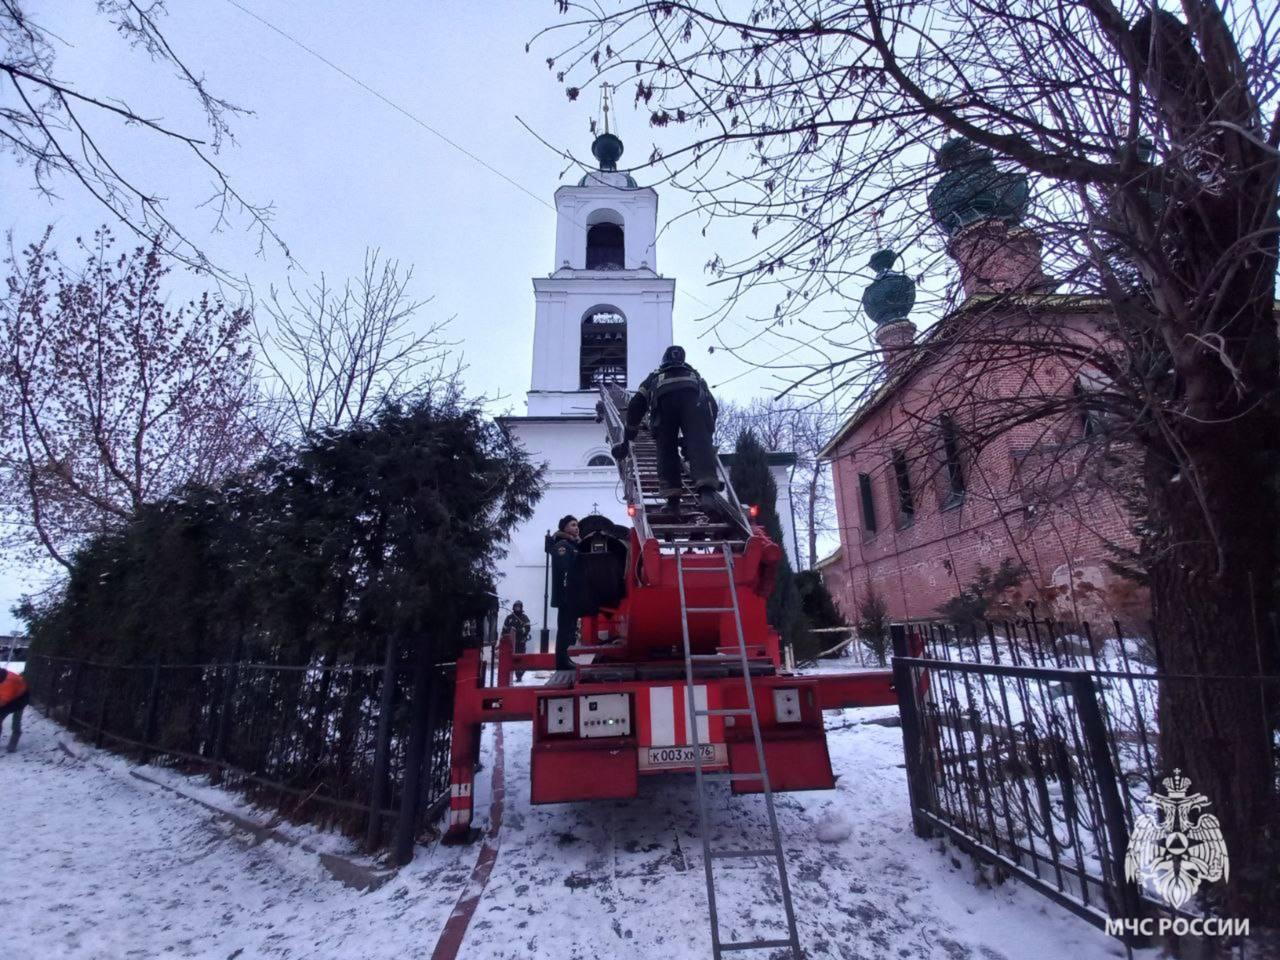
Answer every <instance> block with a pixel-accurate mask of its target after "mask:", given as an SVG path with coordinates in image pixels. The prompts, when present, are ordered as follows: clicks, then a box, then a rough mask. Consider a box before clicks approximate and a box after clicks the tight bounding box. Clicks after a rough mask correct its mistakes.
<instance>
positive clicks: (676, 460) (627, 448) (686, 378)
mask: <svg viewBox="0 0 1280 960" xmlns="http://www.w3.org/2000/svg"><path fill="white" fill-rule="evenodd" d="M646 413H647V414H648V415H649V427H650V430H651V431H652V432H653V442H654V446H655V447H656V448H657V456H658V464H657V466H658V478H659V480H660V481H661V483H662V488H661V490H660V494H661V496H663V497H665V498H666V501H667V504H668V505H669V506H670V507H671V508H672V509H679V506H680V492H681V456H680V452H681V447H683V448H684V454H685V456H686V457H688V460H689V472H690V473H691V474H692V479H693V486H694V488H695V489H696V490H697V491H698V499H699V501H700V502H701V503H702V504H703V506H704V507H706V506H710V505H712V504H713V503H714V501H715V493H716V491H717V490H719V489H720V479H719V476H718V475H717V472H716V449H715V444H714V443H713V442H712V434H713V433H714V432H715V426H716V416H717V415H718V413H719V408H718V407H717V405H716V399H715V397H713V396H712V395H711V390H710V388H708V387H707V383H706V381H705V380H703V379H702V375H701V374H699V373H698V371H697V370H695V369H694V368H693V367H691V366H690V365H689V364H688V363H686V362H685V353H684V347H676V346H671V347H667V350H666V352H665V353H664V354H663V355H662V363H661V365H660V366H659V367H658V369H657V370H654V371H653V372H652V373H651V374H649V376H647V377H645V379H644V382H643V383H641V384H640V389H638V390H637V391H636V392H635V394H634V395H633V396H632V398H631V400H630V402H629V403H628V404H627V424H626V431H625V432H624V434H623V441H622V443H620V444H618V445H617V446H615V447H614V448H613V455H614V457H615V459H622V458H623V457H626V456H628V455H629V454H630V452H631V441H632V440H634V439H635V438H636V434H637V433H638V432H639V430H640V423H641V422H642V421H643V420H644V417H645V414H646Z"/></svg>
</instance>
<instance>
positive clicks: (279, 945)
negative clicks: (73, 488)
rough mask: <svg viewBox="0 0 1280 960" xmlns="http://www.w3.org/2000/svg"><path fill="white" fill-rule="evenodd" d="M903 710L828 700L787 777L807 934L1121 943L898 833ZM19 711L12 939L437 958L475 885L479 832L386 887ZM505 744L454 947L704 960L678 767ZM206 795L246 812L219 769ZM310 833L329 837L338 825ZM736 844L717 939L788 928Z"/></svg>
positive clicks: (488, 739) (17, 951) (961, 944)
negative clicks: (791, 781)
mask: <svg viewBox="0 0 1280 960" xmlns="http://www.w3.org/2000/svg"><path fill="white" fill-rule="evenodd" d="M893 713H894V711H893V710H892V709H891V708H890V709H885V708H878V709H870V710H848V711H845V712H844V713H843V714H833V715H829V726H830V728H831V730H832V734H831V738H830V742H831V751H832V759H833V762H834V764H835V766H836V769H837V771H838V772H839V773H840V774H841V775H842V776H841V779H840V782H839V784H838V787H837V789H836V790H835V791H834V792H822V793H811V794H790V795H782V796H780V797H779V798H778V799H779V817H780V821H781V825H782V828H783V831H784V834H785V846H786V852H787V862H788V866H789V868H790V876H791V883H792V891H793V896H794V900H795V904H796V909H797V915H798V917H799V924H800V938H801V943H802V944H803V946H804V948H805V951H806V955H807V956H808V957H810V958H815V960H816V958H841V960H852V958H867V960H879V958H903V960H905V958H923V960H970V958H972V960H1001V958H1008V960H1023V958H1029V957H1032V956H1034V957H1037V958H1043V960H1059V958H1061V960H1089V958H1094V957H1112V956H1123V950H1122V948H1121V947H1120V946H1119V944H1118V943H1116V942H1115V941H1112V940H1110V939H1108V938H1106V937H1104V936H1103V935H1102V934H1101V933H1100V932H1099V931H1097V930H1095V929H1094V928H1093V927H1091V926H1089V925H1088V924H1086V923H1084V922H1083V921H1081V920H1078V919H1076V918H1074V917H1072V916H1071V915H1069V914H1067V913H1066V912H1064V911H1062V910H1061V909H1060V908H1058V907H1056V906H1054V905H1052V904H1051V903H1050V902H1049V901H1047V900H1045V899H1044V898H1041V897H1039V896H1037V895H1035V894H1034V893H1032V892H1031V891H1029V890H1027V889H1025V888H1023V887H1021V886H1019V885H1018V884H1016V883H1013V882H1010V883H1006V884H1004V885H1003V886H1000V887H995V888H992V887H990V886H988V885H987V884H986V883H985V881H983V880H982V879H981V878H980V877H979V876H978V874H977V872H976V871H975V869H974V867H973V866H972V865H971V863H970V861H969V860H968V859H967V858H965V857H962V856H959V855H957V854H955V853H954V852H952V851H950V850H944V849H942V848H941V847H940V845H939V843H938V842H937V841H924V840H920V839H917V838H916V837H915V836H914V835H913V834H912V833H911V830H910V826H909V823H908V818H907V816H906V813H905V810H906V786H905V782H904V776H903V771H902V769H901V766H900V764H901V734H900V731H899V730H898V729H896V728H892V727H885V726H881V725H877V724H874V723H868V722H867V721H868V720H870V719H872V718H875V717H882V716H888V715H891V714H893ZM27 718H28V723H27V724H26V728H27V731H26V734H25V736H24V740H23V743H22V748H21V749H20V751H19V752H18V753H17V754H14V755H6V754H2V753H0V798H2V799H0V810H3V814H4V817H5V832H6V834H7V835H8V837H9V838H10V840H9V841H8V842H6V843H4V844H0V873H2V874H3V876H4V881H5V882H4V883H3V885H0V917H2V918H3V923H4V928H5V939H6V943H5V952H6V954H7V955H12V956H41V957H58V958H68V960H81V958H84V960H89V958H92V960H100V958H116V957H139V958H142V957H154V956H161V955H164V956H173V957H200V958H211V960H212V958H218V960H237V958H239V960H251V958H257V957H265V958H285V957H297V958H302V957H306V958H315V960H327V958H335V960H336V958H343V960H365V958H368V960H381V958H387V960H390V958H401V957H404V956H406V955H408V956H429V955H430V952H431V950H432V949H433V948H434V946H435V944H436V940H437V938H438V936H439V933H440V931H441V929H442V927H443V925H444V923H445V921H446V919H447V918H448V917H449V915H450V913H451V912H452V910H453V907H454V905H455V902H456V901H457V900H458V897H459V894H460V893H462V892H463V891H464V889H466V888H467V883H468V878H469V876H470V873H471V870H472V867H473V865H474V863H475V860H476V856H477V848H476V847H467V848H446V847H440V846H435V847H432V848H429V849H426V848H424V849H421V850H420V852H419V855H418V857H417V859H416V860H415V861H414V863H413V864H412V865H410V866H409V867H407V868H406V869H404V870H402V871H401V872H400V874H399V875H398V876H396V877H395V878H394V879H393V880H392V881H391V882H389V883H388V884H386V885H385V886H383V887H381V888H380V889H378V890H375V891H372V892H367V893H360V892H357V891H355V890H351V889H348V888H346V887H344V886H342V885H341V884H339V883H338V882H336V881H334V880H332V879H330V878H329V876H328V874H327V873H326V872H325V871H324V870H322V869H321V868H320V867H319V865H318V863H317V861H316V859H315V857H314V856H313V855H312V854H309V853H306V852H304V851H302V850H300V849H299V848H297V847H288V846H284V845H282V844H278V843H274V842H266V843H261V844H257V845H254V843H253V842H252V840H251V839H250V838H248V837H247V836H245V835H242V834H240V833H239V832H237V831H235V830H234V829H232V828H230V827H228V826H226V825H225V824H224V823H223V822H222V821H220V820H219V819H217V818H215V817H213V816H211V815H210V814H209V813H208V812H207V811H206V810H204V809H202V808H200V807H198V806H196V805H195V804H193V803H191V802H189V801H186V800H183V799H181V798H178V797H175V796H174V795H173V794H171V793H168V792H166V791H162V790H160V789H159V788H157V787H154V786H151V785H148V784H146V783H144V782H142V781H139V780H137V779H135V778H133V777H130V776H129V774H128V770H129V766H128V764H126V763H125V762H124V761H122V760H119V759H117V758H114V757H111V756H110V755H107V754H101V753H98V752H96V751H93V750H91V749H90V748H87V747H83V746H77V747H76V749H77V751H78V752H79V753H81V754H82V755H83V756H85V757H86V758H87V759H84V760H76V759H72V758H71V757H69V756H68V755H67V754H66V753H64V751H63V750H62V749H60V748H59V746H58V739H59V738H62V739H64V740H65V739H66V738H67V735H66V733H65V732H64V731H62V730H61V728H59V727H57V726H55V725H54V724H52V723H51V722H49V721H47V720H45V719H44V718H43V717H40V716H39V715H36V714H34V712H32V711H29V712H28V715H27ZM493 743H494V741H493V735H492V731H491V730H489V731H486V736H485V745H484V751H485V756H484V764H485V769H484V772H483V773H482V774H481V776H480V778H479V780H478V782H477V785H476V787H477V796H476V808H477V813H478V814H479V819H478V822H477V825H478V826H481V827H484V826H486V825H487V824H486V820H487V816H488V813H489V810H490V799H491V797H490V793H491V790H490V779H489V778H490V775H491V773H492V770H493ZM504 746H505V750H504V753H505V764H504V773H505V780H506V784H507V790H506V801H505V816H504V820H503V824H502V828H501V830H500V831H499V834H498V838H497V842H498V844H499V847H498V857H497V862H496V865H495V866H494V869H493V873H492V875H491V877H490V878H489V882H488V886H487V888H486V890H485V893H484V896H483V897H482V899H481V901H480V904H479V906H478V908H477V910H476V912H475V916H474V918H473V920H472V922H471V925H470V928H469V930H468V931H467V934H466V939H465V941H464V942H463V946H462V949H461V951H460V954H459V956H461V957H463V958H467V960H472V958H475V960H482V958H483V960H489V958H493V960H498V958H513V960H514V958H534V957H547V958H554V960H572V958H582V960H588V958H590V960H594V958H603V957H610V958H649V957H655V958H663V960H681V958H699V960H701V958H705V957H709V956H710V939H709V935H708V932H707V918H706V903H705V892H704V886H703V870H702V863H701V856H700V846H699V842H698V824H697V812H696V807H695V805H694V803H693V801H692V783H691V780H689V779H683V778H670V779H648V780H644V781H642V784H643V792H642V795H641V796H640V797H639V798H638V799H636V800H633V801H628V802H608V803H596V804H585V803H584V804H564V805H557V806H547V807H534V806H532V805H530V803H529V802H528V796H527V789H528V787H527V785H528V763H529V758H528V750H529V732H528V728H527V726H525V725H522V724H511V725H508V726H507V727H506V728H505V730H504ZM193 786H196V785H195V784H193ZM717 786H719V785H717ZM198 792H199V793H200V794H201V796H202V797H203V798H205V799H213V800H215V802H218V803H219V804H220V805H222V806H225V807H227V808H235V809H239V810H244V807H243V806H242V805H240V804H239V802H238V801H237V800H236V799H235V798H234V797H231V796H228V795H227V794H224V793H222V792H221V791H218V790H216V789H214V788H210V787H207V786H205V787H201V788H199V791H198ZM715 796H716V800H717V802H716V803H715V804H714V806H715V807H716V811H717V812H716V813H715V814H714V825H713V831H714V833H715V835H716V839H717V842H721V843H726V844H727V843H743V844H744V845H746V844H753V838H754V839H756V840H759V839H763V838H764V836H765V834H764V832H763V802H762V801H761V800H760V799H759V798H743V799H732V798H730V797H729V796H728V792H727V788H725V789H724V790H722V791H721V792H719V793H717V794H716V795H715ZM260 818H262V819H265V817H260ZM303 832H304V833H305V832H306V831H303ZM296 833H297V831H295V835H296ZM820 838H823V839H820ZM313 839H314V840H315V843H316V844H317V845H318V846H322V847H327V848H329V849H336V848H339V847H342V846H343V845H344V844H345V843H346V841H343V840H341V839H340V838H335V837H319V838H313ZM753 845H754V844H753ZM729 863H730V864H731V865H730V866H728V867H723V868H722V867H717V877H718V879H719V881H720V887H719V890H720V897H721V900H720V903H721V924H722V931H723V933H724V935H725V937H726V939H727V938H735V939H736V938H744V937H756V936H769V935H770V934H771V933H775V932H777V931H778V930H780V927H778V926H777V925H776V921H778V920H780V911H779V910H778V908H777V906H776V896H775V894H776V884H775V883H774V882H773V881H772V880H771V879H769V877H770V876H771V871H770V870H769V869H768V868H767V867H760V866H757V865H755V862H754V861H741V862H737V861H729ZM762 955H767V954H763V953H760V952H757V953H753V954H751V956H762Z"/></svg>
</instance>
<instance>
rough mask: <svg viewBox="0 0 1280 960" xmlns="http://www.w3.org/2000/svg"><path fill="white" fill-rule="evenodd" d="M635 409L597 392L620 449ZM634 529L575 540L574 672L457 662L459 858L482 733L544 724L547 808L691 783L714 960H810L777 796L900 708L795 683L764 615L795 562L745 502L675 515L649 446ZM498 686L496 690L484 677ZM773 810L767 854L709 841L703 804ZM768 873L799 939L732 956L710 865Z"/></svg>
mask: <svg viewBox="0 0 1280 960" xmlns="http://www.w3.org/2000/svg"><path fill="white" fill-rule="evenodd" d="M626 400H627V396H626V393H625V391H624V390H622V389H621V388H619V387H616V386H611V385H606V386H602V387H601V390H600V401H599V403H598V404H597V408H596V409H597V416H598V419H599V420H600V422H601V423H602V424H603V426H604V428H605V432H606V434H607V437H608V440H609V442H610V443H611V444H616V443H618V442H620V441H621V440H622V438H623V429H624V418H625V410H626ZM618 469H619V472H620V474H621V480H622V485H623V490H624V493H625V498H626V504H627V513H628V515H629V517H630V520H631V526H630V527H629V528H626V527H621V526H618V525H616V524H614V523H613V522H612V521H610V520H608V519H606V518H604V517H598V516H592V517H586V518H584V519H583V520H582V521H581V523H580V528H581V529H580V540H579V545H578V551H579V554H578V572H579V574H580V576H579V577H577V580H578V583H577V585H576V587H577V594H578V595H577V597H576V600H577V604H578V608H579V609H580V610H582V611H583V616H582V619H581V621H580V627H581V630H580V637H581V640H580V642H579V645H578V646H576V647H573V648H571V650H570V655H571V657H572V658H573V660H574V663H575V664H576V666H575V668H574V669H573V670H571V671H569V670H563V671H557V672H554V673H553V674H552V676H551V677H550V679H549V680H547V681H546V682H545V684H543V685H541V686H532V685H523V684H515V683H513V681H512V676H513V673H515V672H524V671H551V670H554V665H555V661H554V655H553V654H550V653H545V652H544V653H525V654H517V653H515V652H514V647H513V638H512V637H511V636H509V635H508V636H503V637H501V638H500V639H499V641H498V649H497V652H496V658H497V668H496V670H493V671H486V669H485V668H484V664H483V662H482V659H481V651H480V650H477V649H471V650H467V651H465V652H464V653H463V655H462V656H461V657H460V658H459V660H458V665H457V675H456V676H457V681H456V682H457V688H456V691H455V699H454V713H453V742H452V747H451V756H450V782H451V802H450V810H449V823H448V831H447V834H446V840H448V841H453V842H459V841H464V840H466V839H469V838H470V837H471V835H472V829H471V820H472V811H473V806H472V784H473V782H474V779H475V768H476V761H477V758H478V755H479V738H480V730H481V726H482V725H483V724H485V723H506V722H512V721H529V722H532V724H533V736H532V751H533V752H532V758H531V762H530V770H531V782H530V786H529V789H530V795H531V799H532V802H534V803H563V802H567V801H584V800H605V799H620V798H628V797H634V796H636V795H637V792H638V787H639V782H640V778H641V777H647V776H655V775H673V774H674V775H688V776H690V779H691V783H690V784H689V786H690V787H692V789H694V790H695V791H696V794H697V798H698V808H699V814H700V818H701V825H702V831H701V833H702V837H703V839H702V846H703V851H702V852H703V863H704V866H705V871H706V875H707V894H708V908H709V912H710V914H711V933H712V944H713V953H714V956H715V957H717V958H718V957H719V956H720V954H721V951H729V950H746V949H755V948H759V949H767V948H771V947H773V948H785V947H789V948H791V950H792V952H793V954H794V956H796V957H799V956H800V953H799V942H798V939H797V937H796V929H795V919H794V915H793V912H792V907H791V896H790V891H789V887H788V884H787V875H786V864H785V861H784V858H783V853H782V846H781V842H780V839H779V835H778V827H777V818H776V814H775V810H774V802H773V794H774V793H776V792H778V791H788V790H826V789H831V788H832V787H834V785H835V773H834V771H833V770H832V768H831V758H830V755H829V753H828V751H827V738H826V730H825V728H824V725H823V711H825V710H835V709H840V708H843V707H863V706H876V705H889V704H894V703H896V702H897V700H896V698H895V695H894V693H893V690H892V687H891V677H892V674H891V672H890V671H888V670H863V671H858V672H850V673H840V674H833V673H824V674H821V675H817V676H804V675H800V674H797V673H794V672H789V671H788V670H786V669H784V668H783V660H782V656H781V650H780V640H779V636H778V634H777V632H776V631H775V630H774V629H773V628H772V627H770V625H769V623H768V620H767V618H766V615H765V603H766V600H767V598H768V597H769V594H770V592H771V591H772V589H773V585H774V582H775V579H776V576H777V571H778V566H779V564H780V562H781V561H782V556H783V553H782V548H781V547H780V546H779V545H778V544H776V543H774V542H773V541H772V540H771V539H770V538H769V537H768V536H767V534H766V533H765V531H764V530H763V529H762V528H761V527H760V526H758V525H756V524H755V523H753V520H754V518H755V508H754V507H753V506H751V505H744V504H742V503H740V502H739V500H738V497H737V495H736V494H735V492H734V490H733V487H732V485H731V484H730V483H729V477H728V474H727V471H726V470H725V469H724V467H723V466H720V478H719V479H720V481H721V483H722V485H723V491H722V492H721V493H720V494H719V495H718V496H717V497H716V498H715V500H716V504H715V505H714V506H711V505H705V504H700V503H699V498H698V497H697V495H696V492H695V491H694V490H692V489H691V488H690V486H689V484H688V482H687V480H686V482H685V485H684V490H683V492H682V496H681V498H680V503H679V505H678V508H673V506H672V505H671V504H669V503H668V501H667V500H666V499H665V498H664V497H663V496H661V493H660V487H661V484H660V481H659V478H658V474H657V455H656V449H655V446H654V440H653V437H652V436H651V434H650V433H649V432H648V430H647V429H646V428H642V429H641V431H640V434H639V436H638V437H636V439H635V440H634V441H632V443H631V455H630V456H629V457H627V458H625V459H623V460H621V461H620V462H619V463H618ZM487 674H493V675H496V683H495V684H494V685H486V684H485V680H486V675H487ZM717 780H719V781H724V782H726V783H727V784H728V786H729V789H730V790H731V792H732V793H733V794H761V795H763V801H764V804H765V807H766V809H767V814H768V818H767V819H768V823H769V827H770V834H771V835H770V837H768V838H766V842H763V843H760V844H757V845H756V846H745V847H735V848H729V849H717V848H714V847H712V846H711V845H710V844H709V842H708V840H707V837H708V836H709V831H708V830H707V828H706V825H707V805H706V796H707V792H706V788H707V785H708V784H709V783H712V782H714V781H717ZM727 857H758V858H761V859H762V860H765V861H771V862H772V865H773V866H774V867H776V869H777V875H778V878H779V881H780V889H781V891H782V907H783V910H784V913H785V920H786V929H787V936H786V937H785V938H780V939H776V940H758V941H745V942H741V943H731V942H722V941H721V939H720V935H719V931H718V927H717V924H716V901H715V885H714V874H713V870H712V864H713V861H715V860H717V859H719V858H727Z"/></svg>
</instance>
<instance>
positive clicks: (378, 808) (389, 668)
mask: <svg viewBox="0 0 1280 960" xmlns="http://www.w3.org/2000/svg"><path fill="white" fill-rule="evenodd" d="M395 694H396V637H395V633H388V634H387V651H386V656H385V657H384V658H383V661H382V691H381V697H380V698H379V700H378V733H377V741H376V743H375V744H374V752H373V783H372V784H371V785H370V789H369V826H368V829H367V830H366V831H365V836H364V846H365V849H366V850H368V851H369V852H370V853H372V852H373V851H374V850H376V849H378V844H379V843H381V841H382V808H383V807H384V806H385V805H386V802H387V766H388V764H389V762H390V754H391V711H392V709H393V707H394V706H395Z"/></svg>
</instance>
